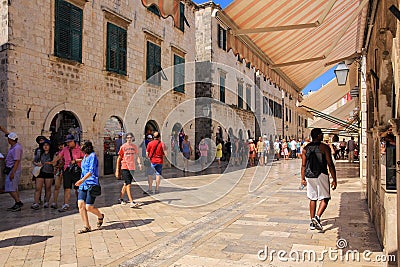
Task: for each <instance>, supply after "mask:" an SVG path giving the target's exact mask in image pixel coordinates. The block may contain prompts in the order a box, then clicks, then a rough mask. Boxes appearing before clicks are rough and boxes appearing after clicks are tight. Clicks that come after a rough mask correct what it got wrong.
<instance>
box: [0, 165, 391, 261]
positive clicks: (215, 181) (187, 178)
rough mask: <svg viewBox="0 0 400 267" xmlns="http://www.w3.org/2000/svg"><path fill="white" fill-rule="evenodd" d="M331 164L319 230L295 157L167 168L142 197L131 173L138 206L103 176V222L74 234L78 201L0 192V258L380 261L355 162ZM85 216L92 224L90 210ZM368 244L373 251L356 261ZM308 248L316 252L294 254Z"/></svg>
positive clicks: (142, 182)
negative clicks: (54, 204)
mask: <svg viewBox="0 0 400 267" xmlns="http://www.w3.org/2000/svg"><path fill="white" fill-rule="evenodd" d="M337 169H338V189H337V190H335V191H334V192H332V201H331V202H330V203H329V207H328V209H327V211H326V213H325V214H324V216H323V217H322V221H323V226H324V231H323V232H319V231H316V230H309V216H308V200H307V198H306V190H300V189H299V184H300V160H286V161H282V160H281V161H278V162H274V163H272V164H270V165H269V166H266V167H264V166H262V167H257V168H248V169H246V170H240V169H238V168H235V167H233V168H228V169H226V170H225V171H224V169H221V170H220V169H219V168H217V167H216V166H215V165H213V166H212V168H211V171H209V172H207V173H205V174H204V175H192V174H191V173H190V172H189V173H186V174H184V173H183V172H181V171H177V170H166V171H165V172H166V176H167V177H169V178H168V179H165V180H163V181H162V187H161V190H160V191H161V192H160V194H157V195H151V196H145V195H143V193H142V192H143V191H142V188H141V187H143V189H144V190H146V189H147V188H146V186H145V185H146V184H147V183H146V181H145V178H144V177H143V174H140V173H139V174H138V175H137V179H138V182H137V183H136V184H135V185H134V186H133V192H134V194H133V195H134V198H135V199H136V200H137V201H140V202H141V203H142V205H141V206H140V208H138V209H132V208H130V207H129V205H126V206H122V205H119V204H116V200H117V199H118V192H119V190H120V186H121V185H122V182H121V181H117V180H115V178H112V177H108V178H103V179H102V185H103V194H102V196H100V197H99V198H98V199H97V200H96V205H97V206H98V207H100V209H101V212H102V213H104V214H105V223H104V225H103V227H102V229H100V230H96V231H93V232H91V233H87V234H77V232H78V230H79V229H81V227H82V223H81V219H80V216H79V214H78V210H77V209H76V208H74V209H72V210H70V211H68V212H65V213H59V212H58V211H56V210H52V209H43V208H42V209H40V210H38V211H35V210H32V209H30V208H29V207H30V204H31V202H32V198H33V190H26V191H23V192H21V196H22V200H23V201H24V203H25V205H24V207H23V209H22V211H21V212H8V211H6V208H7V207H8V206H11V205H12V203H11V200H10V197H9V196H8V195H7V194H2V195H0V199H1V201H0V215H1V217H2V219H1V224H0V240H1V241H0V265H1V266H116V265H121V266H339V265H340V266H385V265H384V264H383V263H378V262H377V261H376V259H378V258H377V257H380V256H381V255H382V248H381V246H380V245H379V241H378V239H377V235H376V233H375V230H374V228H373V225H372V224H371V222H370V220H369V216H368V210H367V204H366V200H365V195H364V193H363V185H362V184H361V182H360V179H359V178H358V164H351V163H347V162H341V161H339V162H337ZM72 199H73V198H72ZM59 202H61V197H60V201H59ZM89 217H90V222H91V224H92V226H93V225H95V224H96V218H95V216H93V215H89ZM339 239H342V240H340V241H341V242H340V243H339V246H344V245H346V246H345V247H344V248H343V249H341V250H338V248H337V245H338V244H337V242H338V240H339ZM343 244H344V245H343ZM273 250H274V251H279V250H282V251H283V252H281V253H286V254H285V255H283V254H281V256H282V257H281V259H279V258H278V253H277V252H276V253H275V254H272V256H273V257H272V259H271V257H264V258H263V256H265V254H264V253H261V252H263V251H268V255H269V254H270V253H271V252H272V251H273ZM324 250H327V251H328V252H329V253H331V254H329V253H328V252H325V254H323V251H324ZM349 250H350V251H353V250H357V251H358V252H359V253H360V254H359V255H360V260H359V261H357V260H355V261H352V259H353V254H351V253H348V251H349ZM366 250H368V251H371V255H370V254H369V252H367V253H366V254H365V255H367V256H368V257H366V256H364V257H365V259H364V258H363V254H362V253H363V252H364V251H366ZM296 251H297V252H296ZM335 251H336V252H335ZM308 252H310V253H315V256H316V257H317V258H316V259H315V260H314V259H313V258H311V261H309V260H308V259H309V258H308V257H306V258H305V260H304V261H303V260H299V259H297V261H294V257H297V256H296V255H300V256H299V257H300V258H301V255H302V253H308ZM346 252H347V255H348V256H349V258H350V261H347V260H346ZM296 253H297V254H296ZM340 253H342V255H343V257H342V258H340V257H338V256H340ZM258 255H259V256H258ZM289 255H290V256H292V257H291V258H289ZM313 255H314V254H313ZM313 255H311V256H313ZM306 256H308V255H306ZM322 257H324V259H323V260H322ZM336 258H337V259H336ZM285 260H287V261H285ZM368 260H370V261H368Z"/></svg>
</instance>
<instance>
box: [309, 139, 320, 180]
mask: <svg viewBox="0 0 400 267" xmlns="http://www.w3.org/2000/svg"><path fill="white" fill-rule="evenodd" d="M318 154H319V155H321V156H322V153H321V151H320V149H319V145H311V146H308V148H307V153H306V157H307V162H306V170H305V176H306V177H307V178H318V176H319V175H320V174H321V173H322V168H321V165H322V162H321V161H320V160H319V158H318ZM321 159H322V158H321Z"/></svg>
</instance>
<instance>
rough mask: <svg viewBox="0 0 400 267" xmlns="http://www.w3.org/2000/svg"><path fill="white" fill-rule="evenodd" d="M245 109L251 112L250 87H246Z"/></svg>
mask: <svg viewBox="0 0 400 267" xmlns="http://www.w3.org/2000/svg"><path fill="white" fill-rule="evenodd" d="M246 109H247V110H251V86H246Z"/></svg>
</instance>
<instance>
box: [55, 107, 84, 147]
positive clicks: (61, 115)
mask: <svg viewBox="0 0 400 267" xmlns="http://www.w3.org/2000/svg"><path fill="white" fill-rule="evenodd" d="M49 130H50V133H51V135H50V140H51V142H52V143H53V144H57V143H58V142H60V141H63V140H65V137H66V136H67V135H68V134H72V135H73V136H74V137H75V140H76V141H77V142H80V141H81V139H82V126H81V123H80V122H79V120H78V118H77V117H76V116H75V115H74V114H73V113H72V112H70V111H67V110H62V111H60V112H58V113H57V114H56V115H55V116H54V117H53V119H52V120H51V123H50V129H49Z"/></svg>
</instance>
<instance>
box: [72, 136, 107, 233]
mask: <svg viewBox="0 0 400 267" xmlns="http://www.w3.org/2000/svg"><path fill="white" fill-rule="evenodd" d="M82 151H83V152H84V153H85V156H84V158H83V160H82V174H81V179H79V180H78V181H77V182H76V183H75V186H77V187H79V193H78V207H79V213H80V215H81V218H82V222H83V228H82V229H81V230H80V231H79V232H78V233H79V234H83V233H87V232H90V231H92V228H91V226H90V224H89V218H88V212H90V213H92V214H94V215H96V216H97V228H98V229H99V228H100V227H101V226H102V225H103V222H104V214H102V213H101V212H100V210H99V209H98V208H96V207H95V206H94V202H95V200H96V195H95V194H94V193H93V192H94V190H93V188H95V187H97V188H99V186H100V184H99V161H98V159H97V156H96V153H94V149H93V144H92V142H90V141H86V142H85V143H84V145H83V146H82Z"/></svg>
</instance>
